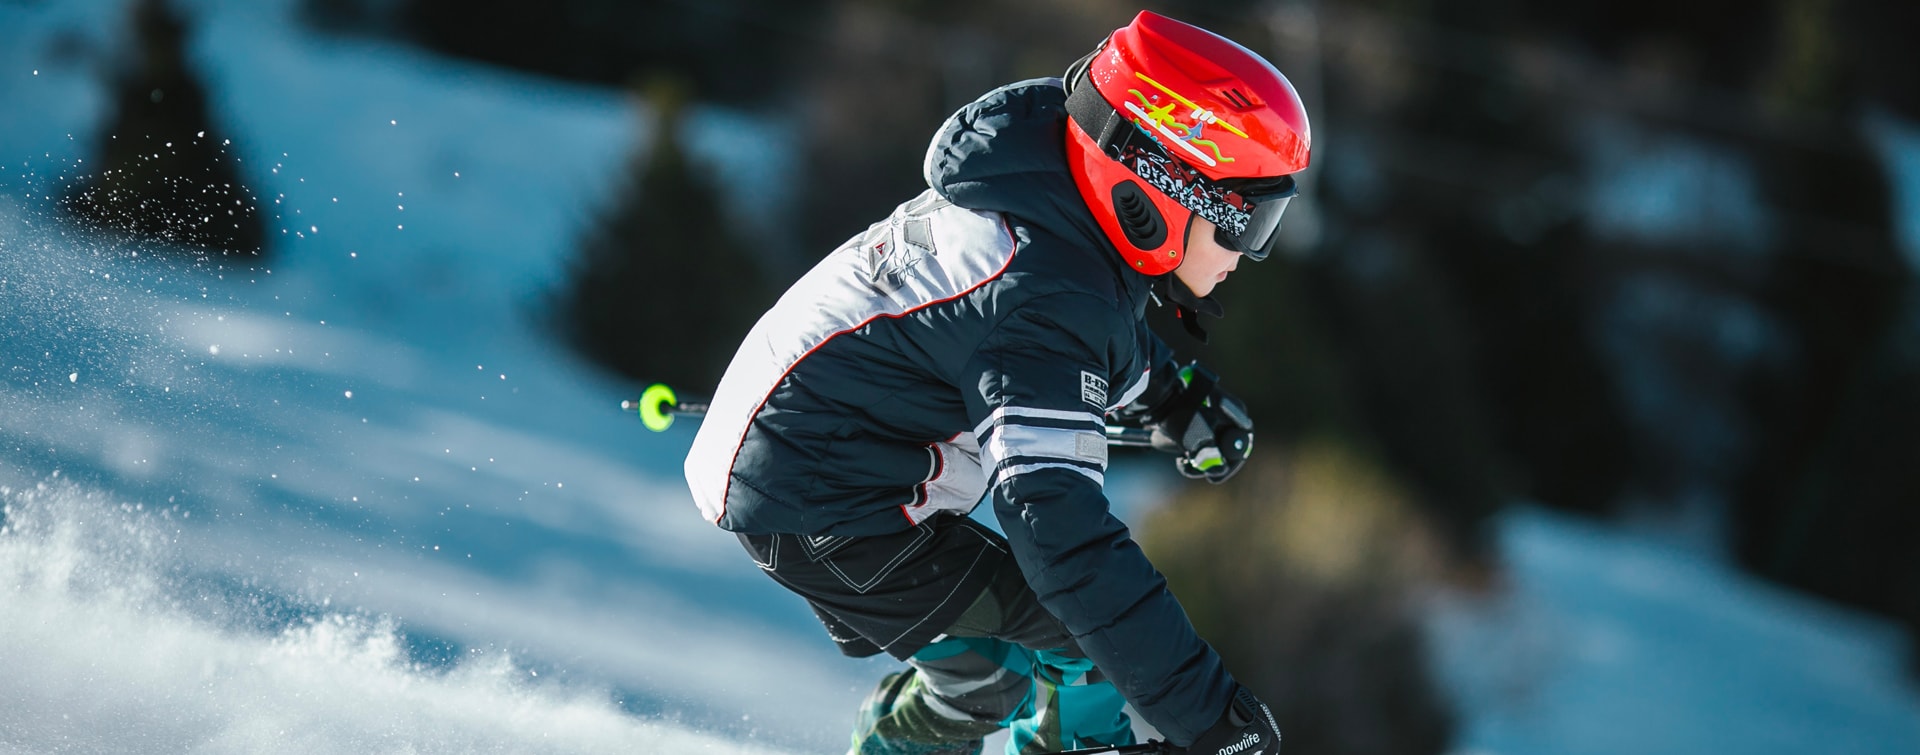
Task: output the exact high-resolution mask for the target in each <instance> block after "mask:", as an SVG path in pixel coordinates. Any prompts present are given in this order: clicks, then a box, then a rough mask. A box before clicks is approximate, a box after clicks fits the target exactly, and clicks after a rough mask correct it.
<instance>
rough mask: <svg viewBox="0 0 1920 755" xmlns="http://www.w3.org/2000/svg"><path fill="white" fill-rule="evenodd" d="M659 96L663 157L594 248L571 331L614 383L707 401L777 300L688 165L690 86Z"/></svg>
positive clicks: (619, 204)
mask: <svg viewBox="0 0 1920 755" xmlns="http://www.w3.org/2000/svg"><path fill="white" fill-rule="evenodd" d="M650 93H651V95H652V96H651V97H649V99H650V101H651V103H652V105H653V107H654V110H655V113H656V117H657V127H656V135H655V137H654V140H653V143H652V147H651V149H650V150H647V151H646V152H645V154H643V155H640V156H638V158H637V159H636V160H635V161H634V163H633V165H632V169H631V175H630V179H629V181H628V185H627V187H626V188H625V189H624V190H623V191H622V192H621V193H620V195H619V197H618V198H617V200H616V201H615V203H614V204H613V205H612V207H611V208H609V209H608V210H607V211H606V212H605V213H604V214H603V215H602V216H601V217H600V219H599V220H598V221H597V222H596V224H595V227H594V229H593V230H592V231H591V232H590V233H589V235H588V237H587V238H586V240H585V241H584V242H583V243H582V245H581V247H580V250H579V256H578V258H577V260H576V262H575V264H574V267H573V274H572V276H571V279H570V280H569V282H568V288H567V290H566V291H565V292H564V294H563V297H562V300H561V302H560V307H561V319H562V323H561V327H562V328H563V329H564V330H565V332H566V335H567V337H568V339H569V340H570V341H571V342H572V343H573V344H574V345H575V346H576V347H577V348H579V349H580V350H581V351H582V352H583V353H585V354H586V355H587V356H588V357H590V358H591V359H592V360H593V361H595V362H597V363H599V364H601V365H602V366H605V367H607V368H608V369H610V370H613V371H614V372H617V373H619V374H621V375H624V376H626V377H630V378H633V379H635V380H638V381H643V382H666V383H669V384H673V385H680V386H687V387H689V388H692V389H693V390H696V391H700V392H704V391H708V390H711V387H712V386H714V385H716V384H718V383H719V380H720V375H721V373H723V372H724V371H725V370H726V367H727V363H728V362H729V361H730V360H731V359H732V357H733V352H734V349H735V348H736V347H738V346H739V344H740V340H741V339H742V338H743V337H745V336H746V333H747V331H748V330H749V329H750V328H752V327H753V323H754V321H755V320H756V319H757V318H758V317H759V315H760V313H761V312H764V311H766V309H767V308H769V307H771V306H772V304H773V299H774V295H775V293H776V292H775V291H774V290H773V288H772V286H771V285H770V283H769V282H768V280H767V278H766V275H765V273H764V272H763V271H762V270H763V264H762V263H761V261H760V260H758V259H756V258H755V256H754V255H753V254H752V253H751V251H752V250H751V249H750V248H749V247H748V246H747V243H746V242H744V241H742V240H740V239H739V238H738V237H736V236H735V235H734V234H733V232H732V226H731V224H730V222H729V221H730V218H729V217H728V215H727V214H726V212H725V211H724V208H723V207H722V202H723V200H722V197H721V195H720V193H719V191H717V190H716V188H715V187H714V186H713V185H712V184H711V183H710V182H709V180H708V178H707V176H706V175H704V174H703V173H702V172H701V170H700V168H699V166H696V165H694V164H693V163H692V162H690V161H689V160H688V159H687V156H686V153H685V151H684V149H683V146H682V143H681V138H680V131H681V126H682V121H683V118H682V116H683V111H684V98H683V95H682V94H681V93H680V88H679V86H678V85H675V84H668V83H656V84H655V85H654V86H653V87H651V92H650Z"/></svg>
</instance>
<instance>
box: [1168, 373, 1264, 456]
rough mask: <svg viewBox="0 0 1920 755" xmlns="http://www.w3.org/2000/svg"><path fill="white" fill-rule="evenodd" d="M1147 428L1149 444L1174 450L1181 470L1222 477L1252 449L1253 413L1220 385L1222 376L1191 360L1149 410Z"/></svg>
mask: <svg viewBox="0 0 1920 755" xmlns="http://www.w3.org/2000/svg"><path fill="white" fill-rule="evenodd" d="M1144 426H1145V427H1147V428H1148V429H1151V430H1153V447H1154V448H1157V449H1160V450H1162V451H1166V452H1168V453H1171V454H1175V455H1176V456H1177V457H1178V458H1176V459H1174V467H1175V468H1176V469H1179V470H1180V474H1183V475H1186V476H1188V477H1192V478H1196V479H1199V478H1204V479H1206V480H1207V481H1208V482H1226V481H1227V478H1229V477H1232V476H1233V475H1234V473H1235V472H1238V471H1240V467H1242V466H1244V465H1245V464H1246V463H1247V455H1248V454H1251V453H1253V417H1251V416H1249V415H1248V414H1247V407H1246V405H1245V404H1243V403H1241V402H1240V399H1238V398H1235V397H1234V396H1233V394H1230V393H1227V392H1226V391H1223V390H1220V376H1218V375H1215V374H1213V371H1212V370H1209V369H1207V368H1205V367H1202V366H1200V363H1199V362H1193V363H1191V364H1188V365H1187V366H1185V367H1182V368H1180V372H1179V377H1178V380H1177V381H1176V382H1173V384H1172V393H1171V395H1169V396H1167V397H1166V398H1164V399H1162V400H1161V401H1160V402H1159V403H1158V405H1157V406H1155V407H1153V408H1152V409H1150V410H1148V412H1147V418H1146V422H1145V425H1144Z"/></svg>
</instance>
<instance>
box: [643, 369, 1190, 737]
mask: <svg viewBox="0 0 1920 755" xmlns="http://www.w3.org/2000/svg"><path fill="white" fill-rule="evenodd" d="M707 403H708V402H707V401H705V400H702V399H691V398H689V399H686V400H682V399H680V397H679V396H677V395H676V394H675V393H674V391H673V389H672V388H670V387H668V386H667V384H665V383H654V384H653V385H649V386H647V389H646V390H644V391H641V392H640V398H635V399H627V400H625V401H622V402H620V408H621V410H623V411H629V412H638V413H639V414H640V422H641V423H642V424H645V425H646V426H647V429H648V430H652V431H654V432H656V433H658V432H666V430H667V428H669V427H672V426H673V418H674V417H677V416H688V417H699V416H704V415H705V414H706V413H707ZM1107 445H1110V446H1125V447H1128V448H1152V447H1153V431H1152V430H1148V429H1146V428H1144V427H1121V426H1119V425H1107ZM1093 752H1096V753H1099V752H1108V751H1107V750H1094V751H1093ZM1120 752H1152V751H1151V750H1122V751H1120Z"/></svg>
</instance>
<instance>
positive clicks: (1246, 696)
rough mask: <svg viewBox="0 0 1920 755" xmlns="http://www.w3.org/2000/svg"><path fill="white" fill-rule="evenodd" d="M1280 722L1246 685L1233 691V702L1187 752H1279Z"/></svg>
mask: <svg viewBox="0 0 1920 755" xmlns="http://www.w3.org/2000/svg"><path fill="white" fill-rule="evenodd" d="M1279 752H1280V725H1279V724H1277V723H1274V720H1273V711H1272V710H1269V709H1268V708H1267V704H1266V703H1263V702H1260V698H1257V697H1254V696H1253V692H1252V691H1250V690H1248V689H1247V688H1246V687H1239V688H1237V689H1235V690H1234V692H1233V702H1231V703H1228V704H1227V712H1225V713H1222V714H1221V715H1220V720H1219V722H1217V723H1215V724H1214V725H1213V728H1211V729H1208V730H1206V731H1204V732H1201V734H1200V737H1199V738H1198V739H1195V740H1193V744H1191V745H1188V746H1187V749H1186V755H1279Z"/></svg>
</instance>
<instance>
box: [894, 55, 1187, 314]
mask: <svg viewBox="0 0 1920 755" xmlns="http://www.w3.org/2000/svg"><path fill="white" fill-rule="evenodd" d="M1067 122H1068V121H1067V93H1066V90H1065V89H1064V88H1062V86H1061V82H1060V79H1057V78H1045V79H1030V80H1027V81H1021V82H1016V83H1013V84H1008V85H1006V86H1003V87H1000V88H999V89H995V90H993V91H991V92H988V93H986V94H984V95H981V96H980V98H979V99H977V100H974V101H973V102H971V103H969V104H967V105H966V106H965V107H962V108H960V110H959V112H956V113H954V114H953V115H952V116H951V117H949V118H947V121H946V123H944V124H942V125H941V126H940V130H939V131H937V132H935V133H934V137H933V143H932V144H930V145H929V146H928V148H927V159H926V164H925V166H924V172H925V175H926V179H927V185H928V186H930V187H932V188H933V190H934V191H936V192H939V194H940V196H942V197H945V198H946V199H947V200H948V201H951V202H953V203H954V204H957V205H959V206H961V207H965V208H968V209H972V210H982V211H988V212H999V213H1004V214H1006V215H1008V216H1010V217H1013V218H1015V219H1017V220H1019V221H1020V222H1021V223H1024V224H1027V225H1031V226H1034V227H1036V228H1038V229H1040V230H1043V231H1045V232H1047V233H1049V234H1052V235H1054V236H1056V237H1058V238H1060V239H1062V240H1064V241H1066V242H1067V243H1068V245H1069V246H1073V247H1076V248H1078V249H1080V250H1082V251H1083V252H1085V253H1086V254H1087V256H1088V257H1090V258H1097V259H1098V262H1097V263H1095V264H1100V265H1102V266H1103V268H1104V269H1110V270H1112V271H1113V272H1114V274H1115V275H1117V276H1119V277H1120V278H1121V283H1122V289H1123V290H1125V291H1127V292H1128V295H1129V297H1130V299H1131V300H1130V301H1129V302H1128V304H1129V305H1131V306H1132V308H1133V310H1134V311H1135V313H1136V314H1138V313H1140V312H1142V311H1144V309H1145V306H1146V301H1147V298H1148V297H1149V296H1150V294H1149V293H1148V291H1149V283H1150V282H1151V279H1149V278H1147V277H1146V276H1143V275H1141V274H1140V273H1138V272H1135V271H1133V270H1130V269H1128V268H1127V266H1126V264H1125V263H1124V261H1123V260H1121V259H1120V253H1119V252H1117V251H1115V250H1114V248H1113V243H1112V242H1111V241H1108V240H1107V236H1106V234H1105V233H1104V232H1102V231H1101V230H1100V224H1099V223H1098V222H1096V221H1095V220H1094V218H1093V213H1092V211H1091V210H1088V209H1087V204H1086V202H1085V200H1082V199H1081V198H1080V191H1079V189H1078V188H1076V187H1075V186H1074V183H1073V174H1071V173H1069V172H1067V171H1068V168H1067V155H1066V138H1067V134H1066V128H1067Z"/></svg>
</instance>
